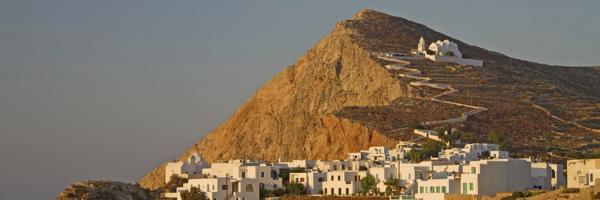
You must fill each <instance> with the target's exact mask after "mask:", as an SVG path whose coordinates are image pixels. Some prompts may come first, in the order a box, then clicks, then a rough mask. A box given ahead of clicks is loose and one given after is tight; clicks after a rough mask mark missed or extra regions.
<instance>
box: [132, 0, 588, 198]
mask: <svg viewBox="0 0 600 200" xmlns="http://www.w3.org/2000/svg"><path fill="white" fill-rule="evenodd" d="M421 36H423V37H424V38H425V39H426V40H427V41H428V42H431V41H435V40H443V39H450V40H453V41H455V42H456V43H457V44H459V47H460V49H461V51H462V52H463V55H465V56H469V57H472V58H478V59H482V60H484V63H485V64H484V67H483V68H480V69H471V70H462V71H460V72H449V71H448V68H447V67H448V66H449V65H450V64H448V63H433V62H431V61H418V62H415V63H413V64H412V66H411V67H414V68H418V69H419V70H421V71H422V72H424V75H426V76H428V77H431V78H432V80H433V82H436V83H441V84H448V85H452V86H453V87H454V88H456V89H458V90H459V91H460V92H456V93H453V94H449V95H446V96H444V97H440V99H442V100H447V101H453V102H457V103H461V104H473V105H478V106H485V107H487V108H489V110H488V111H486V112H482V113H481V114H477V115H475V116H474V117H472V118H471V117H470V118H469V120H468V121H466V122H465V123H460V124H454V125H453V126H455V127H459V128H461V129H463V130H465V131H469V132H471V133H473V134H475V136H473V137H475V138H485V136H486V134H487V133H489V131H492V130H500V131H502V132H504V133H507V135H508V136H509V137H510V139H513V141H516V142H515V143H513V144H514V145H515V147H519V148H520V147H523V148H540V146H539V145H540V144H549V143H550V144H554V143H555V144H557V148H563V147H573V146H574V144H576V143H577V142H578V141H581V139H582V137H584V136H590V135H592V136H593V128H598V127H600V121H599V120H598V119H599V116H600V103H599V102H600V100H599V99H600V94H599V92H598V91H600V88H599V87H600V82H598V80H600V71H599V70H598V69H597V68H596V69H594V68H577V69H575V68H565V67H557V66H548V65H543V64H538V63H531V62H527V61H522V60H518V59H513V58H510V57H507V56H505V55H502V54H499V53H496V52H491V51H487V50H484V49H481V48H478V47H475V46H471V45H469V44H465V43H463V42H461V41H459V40H456V39H454V38H452V37H449V36H447V35H444V34H442V33H439V32H436V31H434V30H432V29H429V28H427V27H426V26H423V25H421V24H418V23H415V22H412V21H409V20H406V19H403V18H399V17H394V16H390V15H386V14H383V13H380V12H376V11H373V10H362V11H360V12H359V13H357V14H355V15H354V16H353V17H352V19H349V20H344V21H340V22H338V23H337V24H336V26H335V28H334V29H333V31H332V32H331V33H329V34H328V35H327V36H325V37H324V38H323V39H321V40H320V41H319V42H318V43H317V44H316V45H315V47H313V48H312V49H310V50H308V51H307V52H306V53H305V55H303V56H302V57H301V58H299V59H298V61H297V63H296V64H294V65H292V66H289V67H287V68H285V69H284V70H283V71H282V72H280V73H279V74H277V75H276V76H275V77H273V79H271V80H270V81H268V82H267V83H266V84H265V85H263V86H262V87H261V88H260V89H259V90H258V91H257V92H256V94H255V95H254V96H252V97H251V98H250V99H249V100H248V101H247V102H246V103H245V104H244V105H243V106H242V107H241V108H240V109H239V110H238V111H237V112H236V113H235V114H234V115H233V116H232V117H231V118H230V119H229V120H228V121H226V122H225V123H223V124H222V125H220V126H219V127H218V128H216V129H215V130H214V131H213V132H211V133H209V134H207V135H206V136H205V137H204V138H202V139H201V140H200V141H198V142H197V143H196V144H195V145H194V146H192V147H191V148H190V149H189V150H188V151H186V152H185V153H183V154H182V155H181V156H180V159H184V158H186V157H187V156H188V155H190V154H191V153H192V152H199V153H201V154H202V155H203V156H204V157H205V159H207V160H208V161H215V160H220V159H236V158H250V159H260V160H267V161H274V160H277V159H280V158H281V159H283V160H289V159H340V158H342V157H343V156H344V155H345V154H346V153H348V152H350V151H356V150H359V149H363V148H366V147H368V146H373V145H385V146H391V145H393V144H394V143H395V141H394V140H393V139H392V137H394V138H396V137H395V134H397V133H395V132H394V133H392V132H390V130H391V129H394V130H396V129H397V128H398V127H403V126H405V125H406V122H407V121H409V120H410V119H419V120H440V119H444V118H450V117H456V115H460V113H461V112H464V109H465V108H463V107H459V106H448V105H443V104H440V103H439V102H433V101H426V99H425V98H421V99H418V101H419V102H417V101H416V100H415V98H409V97H424V96H427V95H433V94H436V93H439V92H441V91H436V90H431V89H428V88H417V87H411V86H409V85H408V82H409V81H408V80H405V79H402V78H399V77H397V76H396V73H397V72H394V71H389V70H387V69H386V68H385V67H384V65H385V64H387V63H386V62H383V61H381V60H380V59H377V58H375V57H374V56H372V55H371V53H372V52H374V51H379V52H387V51H397V52H405V53H408V52H409V51H410V49H411V48H415V47H416V45H417V41H418V39H419V37H421ZM459 67H460V66H459ZM565 74H567V75H572V76H573V77H570V76H564V75H565ZM423 101H426V102H423ZM392 104H394V105H392ZM413 104H417V105H426V106H423V107H422V108H420V109H410V108H407V107H406V106H407V105H413ZM440 109H441V110H440ZM457 113H458V114H457ZM515 116H518V117H515ZM390 119H393V120H390ZM513 119H516V120H513ZM540 119H547V120H546V122H545V123H540V122H539V121H540ZM582 124H583V125H582ZM378 127H381V128H378ZM546 133H548V134H546ZM594 137H595V136H594ZM520 138H521V139H522V138H527V140H526V141H521V140H519V139H520ZM540 138H541V139H540ZM528 142H531V144H528ZM575 146H577V147H579V145H575ZM545 148H548V146H546V147H545ZM163 170H164V169H163V166H159V167H158V168H156V169H155V170H154V171H152V172H149V173H148V174H147V175H146V176H145V177H143V178H142V179H141V181H140V184H141V185H142V186H144V187H146V188H157V187H160V186H161V185H162V181H163V180H164V171H163Z"/></svg>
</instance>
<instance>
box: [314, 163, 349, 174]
mask: <svg viewBox="0 0 600 200" xmlns="http://www.w3.org/2000/svg"><path fill="white" fill-rule="evenodd" d="M348 163H349V161H346V160H317V162H316V169H317V170H319V171H323V172H327V171H338V170H346V169H348V166H350V165H349V164H348Z"/></svg>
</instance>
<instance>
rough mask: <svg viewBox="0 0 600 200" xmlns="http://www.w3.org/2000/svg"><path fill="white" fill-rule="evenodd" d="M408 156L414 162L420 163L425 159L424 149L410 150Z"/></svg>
mask: <svg viewBox="0 0 600 200" xmlns="http://www.w3.org/2000/svg"><path fill="white" fill-rule="evenodd" d="M408 158H409V160H410V162H412V163H419V162H421V161H423V151H421V150H418V149H414V148H413V149H411V150H410V151H409V152H408Z"/></svg>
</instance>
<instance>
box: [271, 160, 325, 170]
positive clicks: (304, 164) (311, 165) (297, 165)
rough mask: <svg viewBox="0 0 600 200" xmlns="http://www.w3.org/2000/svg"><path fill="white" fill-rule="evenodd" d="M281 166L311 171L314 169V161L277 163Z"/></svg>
mask: <svg viewBox="0 0 600 200" xmlns="http://www.w3.org/2000/svg"><path fill="white" fill-rule="evenodd" d="M278 163H279V164H281V165H285V166H287V167H288V168H305V169H312V168H314V167H316V165H317V161H316V160H292V161H291V162H278Z"/></svg>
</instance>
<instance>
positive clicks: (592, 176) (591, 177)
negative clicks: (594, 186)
mask: <svg viewBox="0 0 600 200" xmlns="http://www.w3.org/2000/svg"><path fill="white" fill-rule="evenodd" d="M589 180H590V182H594V174H590V179H589Z"/></svg>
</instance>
